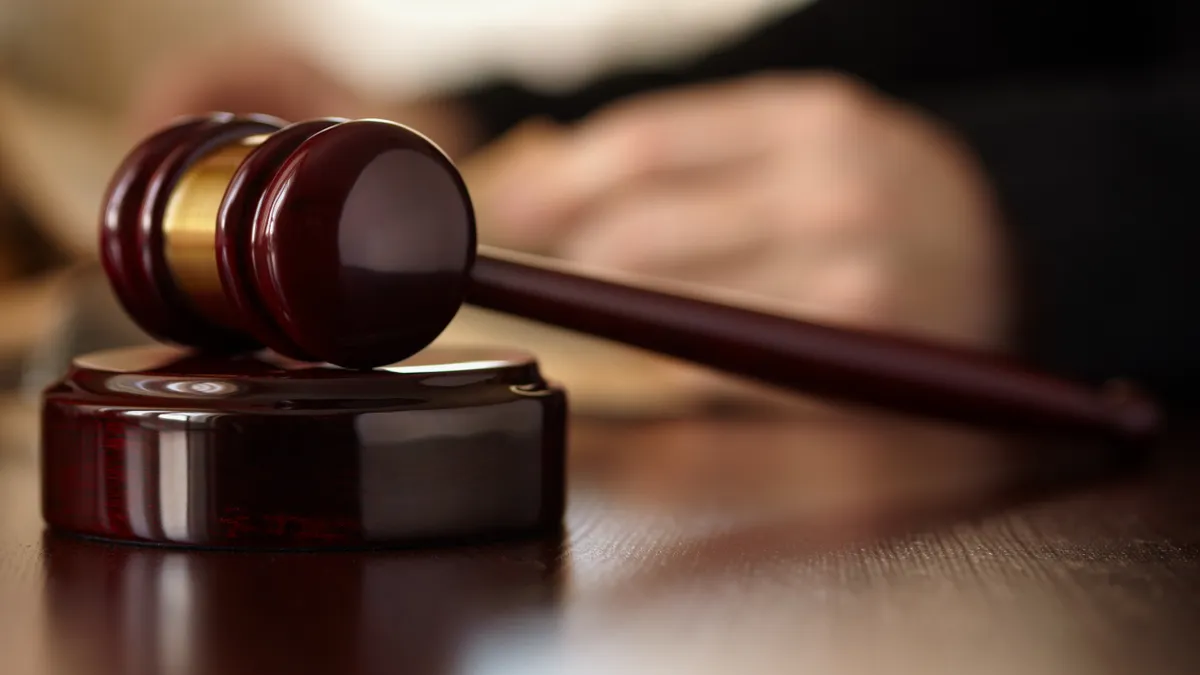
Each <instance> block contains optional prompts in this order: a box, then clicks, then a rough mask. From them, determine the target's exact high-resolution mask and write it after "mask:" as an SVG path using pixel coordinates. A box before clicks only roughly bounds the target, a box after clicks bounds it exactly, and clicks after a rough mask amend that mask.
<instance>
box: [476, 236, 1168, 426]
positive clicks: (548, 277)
mask: <svg viewBox="0 0 1200 675" xmlns="http://www.w3.org/2000/svg"><path fill="white" fill-rule="evenodd" d="M467 302H469V303H470V304H473V305H476V306H478V307H482V308H486V309H492V310H496V311H499V312H503V313H506V314H511V315H515V316H519V317H524V318H526V319H532V320H534V321H540V322H543V323H547V324H553V325H556V326H560V327H562V328H567V329H571V330H576V331H580V332H583V333H586V334H589V335H594V336H597V337H601V338H606V339H609V340H613V341H616V342H620V343H624V344H626V345H630V346H633V347H640V348H642V349H647V350H650V351H653V352H657V353H659V354H663V355H667V356H672V357H677V358H680V359H683V360H686V361H690V362H693V363H696V364H700V365H704V366H708V367H711V368H715V369H718V370H722V371H725V372H727V373H731V374H734V375H738V376H742V377H747V378H750V379H753V380H758V381H760V382H764V383H767V384H771V385H776V386H780V387H785V388H788V389H792V390H795V391H799V392H804V393H808V394H814V395H819V396H824V397H830V398H834V399H840V400H842V401H845V402H851V403H859V404H866V405H874V406H881V407H884V408H887V409H890V410H894V411H898V412H905V413H913V414H917V415H922V416H926V417H934V418H940V419H944V420H950V421H954V422H960V423H965V424H970V425H974V426H983V427H989V428H1000V429H1005V430H1017V431H1027V430H1028V431H1052V432H1066V433H1070V434H1075V435H1096V436H1102V437H1108V438H1117V439H1124V440H1134V441H1136V440H1142V439H1146V438H1149V437H1152V436H1154V435H1155V434H1156V433H1157V431H1158V426H1159V424H1160V414H1159V412H1158V410H1157V408H1156V407H1155V405H1154V404H1153V403H1152V402H1151V401H1150V400H1148V399H1146V398H1143V397H1141V396H1139V395H1137V394H1135V393H1133V392H1131V391H1112V392H1108V391H1096V390H1093V389H1090V388H1087V387H1084V386H1080V385H1078V384H1075V383H1072V382H1068V381H1065V380H1062V379H1057V378H1054V377H1050V376H1047V375H1043V374H1039V373H1036V372H1033V371H1030V370H1027V369H1023V368H1021V367H1019V366H1017V365H1016V364H1014V363H1010V362H1007V361H1005V360H1003V359H1001V358H999V357H993V356H991V355H987V354H983V353H980V352H973V351H970V350H965V349H956V348H950V347H946V346H940V345H934V344H931V343H925V342H921V341H918V340H912V339H901V338H897V337H894V336H886V335H882V334H877V333H872V332H869V331H862V330H849V329H844V328H832V327H829V326H823V325H819V324H815V323H808V322H804V321H799V320H796V319H792V318H786V317H783V316H779V315H774V314H770V313H764V312H759V311H755V310H752V309H747V308H743V307H735V306H729V305H722V304H718V303H714V302H707V301H704V300H700V299H697V298H692V297H687V296H685V295H680V294H674V293H668V292H662V291H658V290H653V289H650V288H645V287H640V286H633V285H626V284H624V283H615V282H612V281H606V280H604V279H601V278H594V277H589V276H581V275H578V274H575V273H572V272H569V271H564V270H562V269H555V268H554V267H552V266H546V265H542V264H534V263H532V262H528V261H522V260H520V259H519V258H514V257H513V256H509V255H508V254H504V255H503V257H501V256H500V255H499V254H498V253H496V254H490V255H489V254H488V253H486V252H485V250H484V248H483V247H481V249H480V253H479V254H478V255H477V256H476V260H475V264H474V268H473V271H472V274H471V284H470V286H469V289H468V291H467Z"/></svg>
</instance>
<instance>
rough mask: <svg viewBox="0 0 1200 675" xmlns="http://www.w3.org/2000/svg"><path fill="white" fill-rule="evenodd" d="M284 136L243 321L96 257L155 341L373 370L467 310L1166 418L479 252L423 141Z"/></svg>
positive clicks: (1040, 415) (1152, 421) (978, 407)
mask: <svg viewBox="0 0 1200 675" xmlns="http://www.w3.org/2000/svg"><path fill="white" fill-rule="evenodd" d="M204 124H205V123H201V124H200V125H199V126H195V125H196V123H195V122H186V123H184V124H182V125H181V126H180V127H178V128H176V129H173V130H168V131H166V132H163V134H160V135H159V136H156V137H154V139H151V141H148V142H147V143H146V144H143V147H141V148H139V149H137V150H135V151H134V154H133V156H132V158H131V159H130V160H129V162H127V165H126V166H127V167H133V168H132V169H131V168H123V169H122V172H121V173H120V174H119V179H118V181H117V185H118V186H121V185H125V184H132V185H135V186H136V185H140V184H141V183H139V182H138V181H144V180H145V179H144V178H142V177H141V176H142V174H143V173H144V172H146V171H150V175H151V176H155V175H159V174H164V175H175V173H176V170H177V167H180V166H184V165H186V163H187V162H186V161H180V160H179V159H178V158H179V157H181V156H186V157H192V156H193V155H194V154H195V152H196V149H197V148H200V147H211V144H210V139H212V138H216V136H213V134H214V133H216V132H213V131H211V129H209V128H208V127H206V126H204ZM211 124H217V125H228V126H230V128H231V129H234V131H230V132H229V133H228V134H227V135H226V136H222V138H233V137H236V136H237V135H238V134H239V133H243V131H241V130H240V129H242V127H237V125H238V124H243V125H244V124H245V123H243V122H234V121H231V120H229V119H227V118H219V119H215V121H212V122H211ZM193 127H194V128H193ZM310 132H311V133H312V135H311V137H309V138H307V139H304V140H301V137H302V136H305V135H306V134H308V133H310ZM282 136H283V138H281V139H280V140H278V141H270V140H269V141H268V142H267V144H264V148H260V149H259V150H258V151H256V152H253V153H251V155H250V157H249V159H247V160H246V163H245V165H244V166H243V167H242V169H241V170H240V171H239V172H238V175H237V177H236V178H235V179H234V183H235V187H234V189H233V190H231V191H230V192H228V193H227V194H226V200H227V203H225V204H224V205H223V207H222V212H221V213H222V215H221V217H220V220H221V225H220V227H221V234H220V235H218V237H217V238H216V242H219V243H218V244H217V245H218V246H219V247H220V248H221V250H220V251H219V252H218V262H219V265H220V266H222V269H221V280H222V285H223V291H222V292H223V294H224V296H225V300H226V304H227V305H228V306H230V307H231V308H232V309H233V310H234V312H233V313H234V314H235V315H237V320H235V321H233V322H231V323H232V324H237V325H230V326H227V327H225V328H222V327H220V326H216V325H215V324H208V325H206V326H199V327H198V326H197V325H196V322H197V321H200V322H201V323H204V322H203V321H201V320H200V319H198V317H197V315H196V314H195V313H194V312H191V311H183V310H178V309H173V308H169V307H165V305H166V304H168V302H167V301H168V300H173V299H174V298H175V295H177V293H176V289H174V287H173V286H171V284H170V283H169V282H170V280H169V279H162V278H160V277H161V275H159V274H157V270H158V269H159V267H161V266H154V265H148V266H146V267H147V268H149V269H150V271H151V272H155V273H154V274H147V275H143V277H138V276H137V275H136V274H130V272H129V269H128V268H129V265H128V264H127V263H124V262H123V260H124V259H123V258H121V256H116V257H115V262H112V261H107V259H106V261H107V262H110V263H111V264H109V266H108V269H109V270H110V275H114V285H115V286H117V287H118V292H119V293H122V294H123V297H125V296H129V297H128V298H126V299H127V300H128V302H127V306H129V307H131V310H130V311H131V312H132V313H133V315H134V318H135V319H137V320H138V321H139V322H142V323H143V325H144V326H146V327H147V329H148V330H150V332H151V333H153V334H155V335H158V336H160V337H167V338H170V339H172V340H174V341H177V342H182V343H185V344H193V345H196V346H211V345H212V344H213V342H214V340H213V339H212V337H213V336H214V335H217V336H234V337H233V338H231V339H233V340H235V341H236V340H241V341H243V342H250V343H253V344H266V345H270V346H272V347H274V348H275V349H276V350H277V351H279V352H281V353H286V354H289V355H291V356H293V357H296V358H300V359H305V360H312V361H327V362H330V363H336V364H338V365H341V366H345V367H353V368H369V367H374V366H378V365H381V364H385V363H390V362H394V361H397V360H400V359H404V358H407V357H408V356H410V355H412V354H414V353H416V352H417V351H418V350H420V349H421V348H423V347H424V346H425V345H427V344H428V343H429V342H431V341H432V340H433V339H434V338H435V337H436V336H437V335H438V333H440V332H441V331H442V329H443V328H444V327H445V326H446V325H447V324H448V323H449V321H450V320H451V318H452V317H453V315H454V312H455V310H456V308H457V307H458V305H459V303H460V302H462V301H463V300H464V299H465V300H466V301H468V302H472V303H474V304H478V305H481V306H484V307H489V308H492V309H497V310H500V311H504V312H509V313H512V314H516V315H519V316H523V317H526V318H530V319H534V320H537V321H541V322H545V323H549V324H557V325H561V326H565V327H568V328H572V329H575V330H579V331H582V332H586V333H591V334H595V335H599V336H602V337H606V338H610V339H613V340H617V341H621V342H625V343H627V344H631V345H634V346H637V347H641V348H645V349H650V350H654V351H657V352H659V353H663V354H668V355H671V356H675V357H679V358H683V359H687V360H690V361H693V362H696V363H700V364H704V365H706V366H711V367H713V368H718V369H722V370H725V371H727V372H730V373H733V374H736V375H741V376H745V377H750V378H754V379H757V380H760V381H763V382H767V383H770V384H774V385H779V386H784V387H788V388H791V389H795V390H798V391H802V392H805V393H811V394H817V395H822V396H829V397H834V398H839V399H843V400H849V401H852V402H859V403H866V404H871V405H878V406H884V407H888V408H892V409H896V410H901V411H907V412H915V413H919V414H924V415H930V416H935V417H940V418H946V419H951V420H954V421H958V422H964V423H969V424H980V425H993V426H1001V427H1004V428H1012V427H1030V428H1035V429H1038V430H1057V431H1067V432H1070V433H1073V434H1099V435H1102V436H1105V437H1118V438H1122V439H1131V438H1132V439H1137V440H1143V439H1146V438H1150V437H1153V436H1155V435H1156V432H1157V431H1158V428H1159V426H1160V423H1161V422H1160V416H1159V412H1158V409H1157V408H1156V407H1155V406H1154V405H1153V403H1151V402H1150V401H1148V400H1146V399H1145V398H1143V397H1141V396H1139V395H1136V394H1134V393H1132V392H1130V391H1125V390H1122V391H1120V392H1117V393H1116V394H1111V395H1110V393H1104V392H1096V391H1094V390H1092V389H1089V388H1085V387H1081V386H1078V385H1076V384H1074V383H1070V382H1065V381H1062V380H1059V379H1056V378H1053V377H1049V376H1046V375H1044V374H1041V373H1036V372H1031V371H1029V370H1026V369H1023V368H1021V367H1020V366H1019V365H1018V364H1015V363H1011V362H1007V361H1004V360H1000V359H996V358H994V357H992V356H989V355H984V354H979V353H975V352H971V351H966V350H960V349H954V348H950V347H947V346H943V345H935V344H929V343H924V342H920V341H916V340H909V339H897V338H895V337H893V336H888V335H881V334H875V333H871V332H867V331H855V330H847V329H842V328H833V327H829V326H822V325H817V324H813V323H807V322H804V321H797V320H793V319H789V318H783V317H779V316H774V315H771V314H768V313H762V312H756V311H751V310H748V309H740V308H734V307H726V306H722V305H720V304H715V303H712V302H706V301H702V300H697V299H693V298H688V297H683V296H679V295H673V294H670V293H663V292H658V291H655V290H650V289H647V288H638V287H635V286H629V285H625V284H620V283H613V282H610V281H603V280H599V279H590V278H587V277H584V276H580V275H577V274H573V273H569V272H564V271H561V270H550V269H544V268H543V266H541V265H536V264H528V263H523V262H513V261H510V260H502V259H498V258H495V257H489V256H485V255H477V254H476V252H475V230H474V220H473V214H472V208H471V204H470V199H469V195H468V193H467V190H466V188H465V186H464V184H463V182H462V179H461V177H460V176H459V174H458V172H457V171H456V170H455V168H454V166H453V165H452V164H451V162H450V160H449V159H448V158H447V157H446V156H445V155H444V154H443V153H441V152H440V151H439V150H438V149H437V148H436V147H435V146H434V145H433V144H432V143H430V142H429V141H428V140H426V139H425V138H424V137H423V136H421V135H420V134H418V133H416V132H414V131H412V130H409V129H407V128H405V127H402V126H399V125H396V124H392V123H388V122H382V121H355V122H346V123H340V124H335V125H332V126H330V125H329V124H328V122H327V121H318V122H317V123H315V124H312V125H311V126H298V127H293V128H292V129H291V130H289V131H285V132H283V133H282ZM197 139H200V140H197ZM170 143H178V144H179V145H180V150H179V151H178V152H177V153H176V154H174V155H167V156H166V159H163V153H162V152H161V151H160V150H159V148H160V146H163V145H166V144H170ZM146 148H149V149H146ZM181 153H182V154H181ZM284 155H286V157H284ZM156 162H160V163H162V164H163V166H166V167H167V169H163V170H162V171H159V170H158V169H155V168H153V166H152V165H154V164H155V163H156ZM147 167H150V168H147ZM156 171H157V172H158V173H155V172H156ZM260 171H261V172H262V175H258V172H260ZM268 174H269V175H268ZM128 176H134V177H136V180H134V179H131V178H129V177H128ZM155 184H161V185H164V186H165V185H169V184H170V181H169V180H165V179H164V180H160V181H159V182H158V183H155ZM164 189H165V188H164ZM128 192H129V190H124V191H122V189H115V190H114V191H113V193H112V196H111V197H110V204H109V205H108V207H107V211H106V214H108V215H107V216H106V222H105V232H106V235H105V236H106V240H108V241H116V242H126V241H134V240H136V241H137V242H138V245H140V246H143V247H149V249H151V250H150V252H147V253H144V255H143V257H147V256H149V257H150V258H151V259H154V258H153V257H154V256H159V257H160V258H161V251H156V250H155V247H156V246H158V245H159V243H160V242H157V241H156V240H155V239H154V238H153V237H150V238H145V237H143V238H140V239H139V238H134V239H130V235H129V234H128V232H127V230H128V229H129V228H136V227H137V223H136V222H135V221H132V220H131V217H132V216H131V214H133V215H137V214H141V215H142V216H143V220H145V218H151V219H153V218H155V217H158V218H161V212H160V211H155V210H154V209H149V210H147V209H143V210H142V211H136V210H134V211H131V210H130V208H131V207H128V206H127V205H126V204H125V202H127V201H128V197H127V196H125V195H126V193H128ZM156 194H157V193H155V192H153V191H151V197H154V196H155V195H156ZM148 199H149V198H148ZM150 202H151V203H153V199H150ZM147 214H149V215H147ZM148 231H150V232H153V231H154V230H153V228H150V229H149V230H148ZM247 237H248V241H247ZM235 240H236V241H235ZM110 248H111V247H110ZM116 249H118V250H120V251H121V252H122V253H121V255H122V256H123V255H125V254H126V252H127V251H128V249H127V248H121V247H119V246H118V247H116ZM133 271H134V272H144V271H145V270H141V269H135V270H133ZM156 284H158V285H162V288H154V289H148V288H144V287H143V285H156ZM180 304H181V305H186V304H187V303H186V302H182V303H180ZM171 321H176V323H170V322H171ZM168 323H169V324H170V325H166V324H168ZM230 329H232V330H230ZM193 331H194V332H193ZM251 338H253V339H251Z"/></svg>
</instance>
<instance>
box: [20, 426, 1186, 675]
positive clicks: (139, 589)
mask: <svg viewBox="0 0 1200 675" xmlns="http://www.w3.org/2000/svg"><path fill="white" fill-rule="evenodd" d="M26 412H27V411H22V410H21V409H20V408H18V409H16V411H15V412H11V413H10V414H9V415H7V416H6V417H5V418H4V421H3V424H0V430H2V431H3V433H4V439H5V440H4V443H3V445H0V672H3V673H6V674H17V673H57V674H62V675H73V674H75V673H80V674H83V673H89V674H90V673H97V674H99V673H104V674H109V673H156V674H157V673H187V674H200V673H221V674H224V675H234V674H236V673H254V674H256V675H262V674H266V673H289V674H291V673H308V672H312V673H359V672H361V673H409V672H411V673H442V672H456V673H616V672H620V673H638V672H646V673H650V672H653V673H659V672H681V673H724V672H729V673H742V672H745V673H773V672H813V673H816V672H821V673H878V672H903V673H908V672H913V673H1009V672H1011V673H1058V674H1069V673H1088V674H1096V673H1149V672H1154V673H1175V672H1179V673H1184V672H1195V671H1196V668H1197V667H1198V666H1200V641H1197V640H1196V639H1195V637H1194V636H1195V635H1196V634H1197V631H1198V630H1200V520H1198V519H1197V516H1200V504H1198V502H1200V500H1198V499H1197V498H1196V494H1197V493H1196V488H1197V487H1200V472H1197V471H1193V470H1192V469H1191V468H1189V467H1188V466H1187V462H1186V461H1181V460H1180V459H1179V458H1178V457H1168V458H1166V459H1163V460H1161V462H1160V464H1159V466H1158V467H1153V468H1151V469H1150V470H1149V471H1148V472H1138V473H1130V472H1126V473H1125V474H1124V475H1123V476H1122V477H1117V478H1116V479H1112V478H1110V477H1109V476H1108V475H1107V474H1108V472H1107V469H1106V466H1107V460H1108V459H1111V458H1108V457H1106V456H1105V455H1104V454H1103V453H1100V452H1099V451H1098V450H1096V449H1095V448H1067V446H1064V445H1061V444H1054V443H1036V442H1033V441H1028V440H1026V441H1021V442H1009V441H1007V440H1004V439H997V438H994V437H986V436H979V435H973V434H966V433H962V432H957V431H953V430H948V429H942V428H937V427H931V426H924V425H918V424H915V423H912V422H909V421H904V420H887V419H881V418H875V417H870V416H866V415H855V414H840V415H839V414H830V415H824V414H817V413H807V414H805V415H797V417H798V419H790V420H781V419H761V418H755V417H753V416H750V417H747V416H738V415H734V416H725V417H712V418H706V419H697V420H676V421H662V422H655V423H644V424H638V425H618V424H604V423H599V422H582V421H581V422H580V423H578V424H576V426H575V427H574V431H573V439H572V453H573V454H572V458H571V469H570V472H571V498H570V508H569V515H568V518H567V522H566V528H565V532H564V534H563V537H562V538H561V539H560V540H552V541H532V542H530V541H526V542H508V543H496V544H490V545H485V546H481V545H476V546H465V547H461V548H445V549H438V550H411V551H394V552H374V553H328V554H241V553H228V552H182V551H175V550H168V549H153V548H131V547H119V546H110V545H104V544H98V543H92V542H87V541H78V540H72V539H63V538H59V537H56V536H52V535H47V534H44V533H43V531H42V526H41V523H40V520H39V517H38V511H37V494H36V489H37V488H36V464H35V462H34V457H33V451H32V448H33V447H34V446H33V445H32V443H33V440H32V438H31V436H30V434H29V433H28V432H29V429H27V428H26V427H25V426H23V425H24V424H25V422H22V420H28V418H27V415H26ZM1188 443H1189V441H1188V440H1187V439H1186V438H1183V437H1181V438H1180V439H1177V441H1176V446H1177V447H1179V448H1181V449H1183V450H1184V451H1185V452H1182V453H1179V456H1180V457H1184V458H1185V459H1186V455H1187V452H1186V450H1187V447H1186V446H1187V445H1188ZM1064 476H1067V477H1074V478H1075V479H1078V480H1066V481H1064V480H1063V477H1064Z"/></svg>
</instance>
